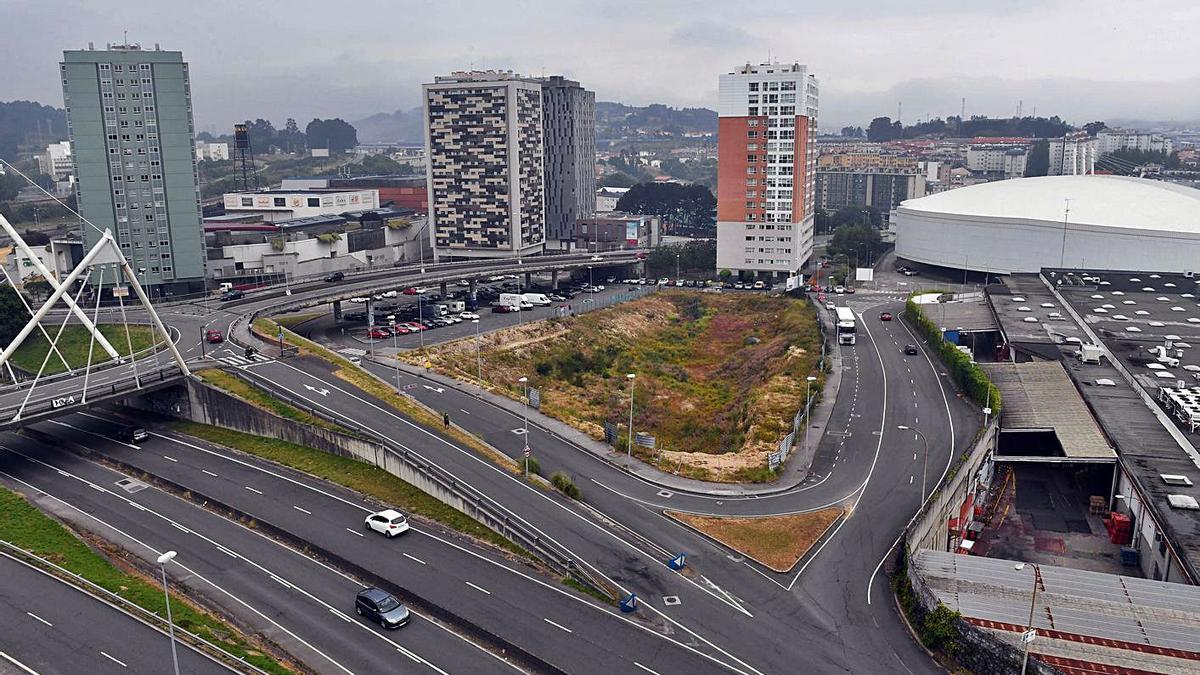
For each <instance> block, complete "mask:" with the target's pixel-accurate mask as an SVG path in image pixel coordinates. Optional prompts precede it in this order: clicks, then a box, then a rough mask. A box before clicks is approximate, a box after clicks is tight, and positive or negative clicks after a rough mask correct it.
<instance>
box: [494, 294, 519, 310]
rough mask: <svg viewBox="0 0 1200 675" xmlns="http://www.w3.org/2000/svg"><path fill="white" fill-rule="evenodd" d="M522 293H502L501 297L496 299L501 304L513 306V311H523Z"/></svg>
mask: <svg viewBox="0 0 1200 675" xmlns="http://www.w3.org/2000/svg"><path fill="white" fill-rule="evenodd" d="M521 300H522V298H521V294H520V293H501V294H500V298H499V299H498V300H497V301H496V302H497V303H499V304H501V305H508V306H509V307H512V310H511V311H514V312H519V311H521Z"/></svg>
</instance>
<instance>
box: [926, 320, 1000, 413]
mask: <svg viewBox="0 0 1200 675" xmlns="http://www.w3.org/2000/svg"><path fill="white" fill-rule="evenodd" d="M904 316H905V318H906V319H908V321H909V323H911V324H912V325H913V326H914V327H915V328H916V329H917V332H919V333H920V334H921V335H922V336H923V337H924V338H925V341H926V342H927V343H929V345H930V346H931V347H933V349H934V351H936V352H937V353H938V355H939V356H940V357H941V359H942V362H943V363H945V364H946V369H947V370H948V371H949V372H950V376H951V377H953V378H954V381H955V382H957V383H958V386H960V387H962V389H963V391H965V392H966V394H967V396H969V397H970V398H971V400H972V401H975V403H977V404H979V405H980V406H987V407H990V408H991V409H992V412H993V413H999V412H1000V407H1001V406H1000V404H1001V402H1000V390H999V389H997V388H996V386H995V385H993V384H992V382H991V380H989V379H988V377H987V373H985V372H984V371H983V369H982V368H980V367H979V364H977V363H973V362H972V361H971V359H970V357H968V356H967V355H966V354H964V353H962V352H960V351H959V350H958V348H957V347H955V346H954V345H953V344H951V343H949V342H947V341H946V339H945V338H944V337H942V331H941V330H940V329H939V328H938V327H937V324H935V323H934V322H933V321H931V320H930V319H929V318H928V317H926V316H925V313H924V312H922V311H921V306H920V305H918V304H917V303H916V302H913V300H912V298H909V299H908V302H906V303H905V305H904Z"/></svg>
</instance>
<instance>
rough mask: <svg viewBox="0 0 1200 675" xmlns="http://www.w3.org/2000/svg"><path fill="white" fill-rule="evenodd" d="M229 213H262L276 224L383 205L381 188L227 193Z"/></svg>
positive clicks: (226, 205) (227, 211)
mask: <svg viewBox="0 0 1200 675" xmlns="http://www.w3.org/2000/svg"><path fill="white" fill-rule="evenodd" d="M224 203H225V212H226V213H247V214H249V213H261V214H262V215H263V220H265V221H267V222H269V223H274V222H280V221H284V220H294V219H296V218H309V217H312V216H326V215H332V214H338V213H357V212H359V211H370V210H372V209H377V208H379V190H348V191H345V192H337V191H324V190H321V191H314V190H298V191H282V190H279V191H275V190H264V191H262V192H227V193H225V196H224Z"/></svg>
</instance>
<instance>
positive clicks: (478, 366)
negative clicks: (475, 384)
mask: <svg viewBox="0 0 1200 675" xmlns="http://www.w3.org/2000/svg"><path fill="white" fill-rule="evenodd" d="M471 323H473V324H475V377H476V379H478V380H479V386H481V387H482V386H483V357H482V356H480V354H479V319H471Z"/></svg>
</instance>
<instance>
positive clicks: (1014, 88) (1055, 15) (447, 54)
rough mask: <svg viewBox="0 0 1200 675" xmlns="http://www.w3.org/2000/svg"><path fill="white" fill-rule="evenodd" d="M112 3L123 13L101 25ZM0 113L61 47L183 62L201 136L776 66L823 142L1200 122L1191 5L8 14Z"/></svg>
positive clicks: (38, 8)
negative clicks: (526, 88)
mask: <svg viewBox="0 0 1200 675" xmlns="http://www.w3.org/2000/svg"><path fill="white" fill-rule="evenodd" d="M108 6H112V7H120V8H121V10H122V12H115V11H109V9H108ZM0 17H2V20H0V45H2V46H0V54H2V55H3V57H4V58H3V59H0V61H2V62H3V65H2V66H0V100H11V99H33V100H38V101H41V102H44V103H50V104H54V105H57V106H61V105H62V90H61V88H60V85H59V81H58V78H57V63H58V61H59V60H60V59H61V52H62V50H63V49H67V48H83V47H86V46H87V43H88V42H89V41H92V42H95V43H96V46H97V47H103V46H104V45H105V43H108V42H120V41H122V39H123V37H122V35H123V31H125V30H127V31H128V34H129V40H130V42H140V43H141V44H142V45H143V46H148V47H153V45H154V43H156V42H157V43H160V44H161V45H162V47H163V48H164V49H175V50H181V51H183V54H184V58H185V59H186V60H187V61H188V62H189V63H190V64H191V72H192V87H193V88H192V96H193V102H194V107H195V117H196V126H197V129H198V130H209V131H224V130H226V129H228V128H229V127H230V126H231V125H232V123H233V122H234V121H237V120H241V119H245V118H254V117H266V118H268V119H271V120H272V121H273V122H275V123H276V125H277V126H282V124H283V121H284V119H285V118H286V117H289V116H290V117H295V118H296V119H297V120H299V122H300V125H301V127H303V126H304V124H305V123H306V122H307V121H308V120H309V119H311V118H312V117H332V116H341V117H344V118H345V119H348V120H355V119H359V118H362V117H364V116H366V115H369V114H372V113H375V112H391V111H393V110H396V109H398V108H408V107H411V106H414V105H417V104H418V103H419V97H420V87H419V85H420V84H421V82H424V81H429V80H431V79H432V77H433V76H434V75H436V74H441V73H446V72H449V71H451V70H456V69H466V68H470V67H472V66H474V67H477V68H478V67H483V66H486V67H489V68H507V69H515V70H518V71H520V72H523V73H530V74H541V73H543V72H544V73H547V74H550V73H562V74H565V75H567V76H569V77H572V78H575V79H578V80H579V81H581V82H582V83H584V85H585V86H586V87H588V88H590V89H593V90H595V92H596V96H597V98H598V99H599V100H609V101H621V102H625V103H630V104H646V103H654V102H657V103H667V104H670V105H677V106H705V107H709V108H715V107H716V87H717V75H718V74H719V73H721V72H726V71H728V70H731V69H732V68H733V67H734V66H736V65H737V64H739V63H744V62H746V61H754V62H762V61H764V60H766V59H767V58H768V54H769V55H770V56H771V57H774V58H778V59H779V60H781V61H789V62H790V61H799V62H801V63H805V64H808V66H809V67H810V68H811V69H812V71H813V72H815V73H816V74H817V76H818V77H819V78H820V80H821V85H822V87H821V101H820V111H821V112H820V115H821V120H820V121H821V126H822V127H823V128H833V127H837V126H840V125H842V124H849V123H854V124H861V125H863V126H866V124H867V122H869V121H870V118H871V117H873V116H875V115H889V116H892V117H893V118H894V117H895V116H896V109H897V103H898V102H900V101H903V119H904V120H905V121H906V122H911V121H914V120H917V119H923V118H925V117H926V116H928V115H933V116H938V115H948V114H956V113H957V112H958V110H959V105H960V98H961V97H963V96H965V97H966V98H967V114H968V115H971V114H992V115H1012V114H1014V113H1015V112H1016V109H1017V105H1018V101H1022V100H1023V101H1024V104H1023V111H1024V113H1025V114H1031V113H1032V112H1033V111H1034V109H1035V108H1036V110H1037V112H1038V114H1043V115H1049V114H1058V115H1060V116H1062V117H1064V118H1065V119H1067V120H1068V121H1072V122H1076V123H1082V122H1085V121H1088V120H1090V119H1108V118H1113V117H1133V118H1142V119H1150V120H1171V119H1177V120H1180V119H1181V120H1195V119H1198V118H1200V44H1198V42H1197V37H1196V36H1197V35H1198V34H1200V2H1196V1H1195V0H1136V2H1129V1H1128V0H1123V1H1120V2H1118V1H1117V0H1086V1H1064V0H976V1H973V2H972V1H970V0H923V1H921V2H898V1H896V0H849V1H847V0H828V1H821V2H813V1H810V0H785V1H776V0H756V2H730V1H729V0H721V1H719V2H709V1H707V0H698V1H693V2H684V1H681V0H638V1H636V2H635V1H633V0H584V1H577V0H557V1H554V0H539V1H536V2H533V1H521V0H506V1H504V2H496V0H483V1H480V0H468V1H462V2H456V1H454V0H442V1H439V2H423V1H419V0H391V1H383V0H381V1H378V2H366V1H359V0H343V1H341V2H329V1H328V0H319V1H318V0H285V1H284V0H258V1H251V2H246V1H245V0H239V1H237V2H234V1H231V0H205V1H201V2H197V1H195V0H192V1H188V2H180V1H179V0H123V1H122V2H120V3H109V2H103V1H101V0H89V1H86V2H68V1H63V0H36V1H33V0H0Z"/></svg>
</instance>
